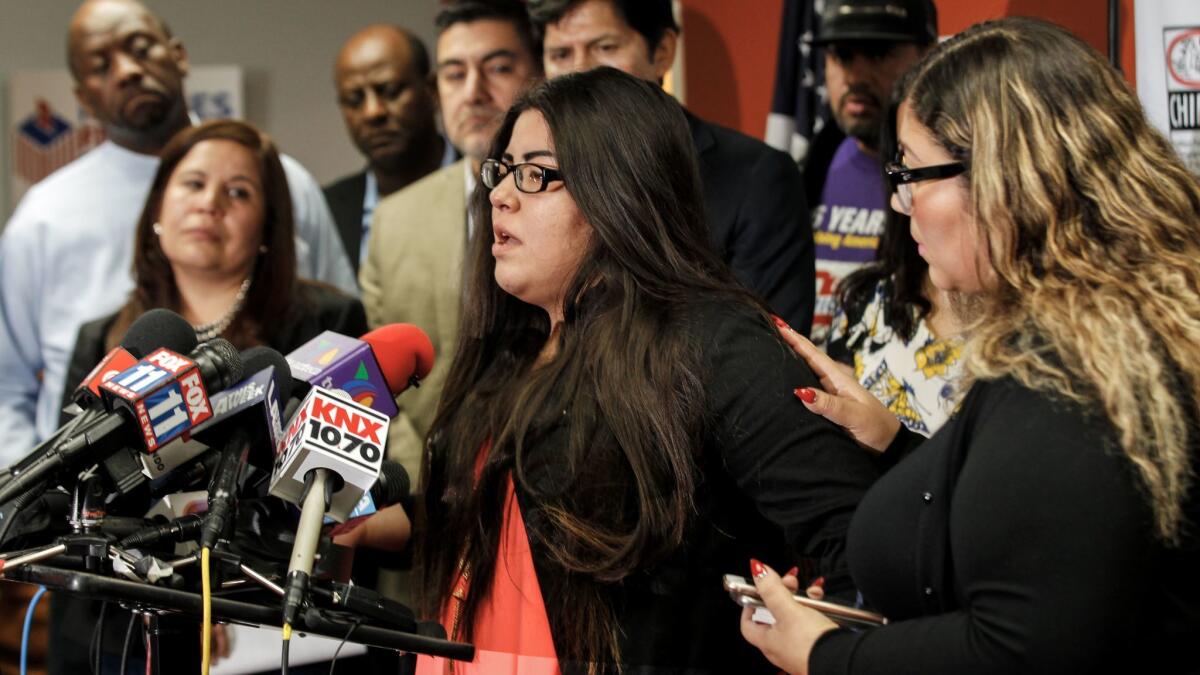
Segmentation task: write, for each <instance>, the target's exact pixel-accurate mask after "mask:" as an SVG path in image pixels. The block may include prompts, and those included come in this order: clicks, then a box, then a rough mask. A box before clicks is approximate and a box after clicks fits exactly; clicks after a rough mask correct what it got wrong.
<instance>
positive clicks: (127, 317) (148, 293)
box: [108, 120, 297, 347]
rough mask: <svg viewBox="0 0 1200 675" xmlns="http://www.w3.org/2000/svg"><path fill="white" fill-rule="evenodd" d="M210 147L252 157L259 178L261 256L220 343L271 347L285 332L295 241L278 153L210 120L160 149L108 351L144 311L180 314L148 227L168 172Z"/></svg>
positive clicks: (230, 124)
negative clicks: (216, 144) (202, 146)
mask: <svg viewBox="0 0 1200 675" xmlns="http://www.w3.org/2000/svg"><path fill="white" fill-rule="evenodd" d="M212 140H224V141H233V142H235V143H238V144H239V145H242V146H243V147H245V148H247V149H249V150H250V152H251V153H252V154H253V155H254V158H255V159H256V160H257V164H258V168H259V171H260V173H261V177H262V186H263V203H264V206H265V208H266V213H265V214H264V215H263V224H262V228H263V232H262V242H263V245H265V246H266V248H267V251H266V253H264V254H262V255H259V256H258V260H257V261H256V262H255V265H254V272H253V274H252V277H251V282H250V290H249V291H248V292H247V294H246V300H245V302H244V303H243V305H242V309H241V311H239V312H238V313H237V315H236V316H235V317H234V319H233V321H232V322H231V323H230V325H229V328H227V329H226V330H225V332H224V333H223V335H222V336H223V337H225V338H226V339H228V340H229V341H230V342H233V343H234V344H235V345H238V346H239V347H245V346H249V345H254V344H264V343H270V342H271V339H272V338H273V337H274V335H275V331H277V330H280V329H281V328H282V327H283V326H284V325H285V324H286V322H285V320H284V319H285V317H286V316H287V315H288V313H289V311H290V310H291V309H292V306H293V302H292V300H293V298H294V297H295V291H296V284H297V280H296V241H295V225H294V224H293V222H292V198H291V193H289V192H288V185H287V175H286V174H285V173H284V171H283V165H282V164H281V163H280V161H279V151H278V150H277V149H276V148H275V143H274V142H273V141H272V140H271V139H270V137H268V136H267V135H266V134H264V133H262V132H261V131H259V130H258V129H255V128H254V127H253V126H251V125H249V124H247V123H245V122H240V121H237V120H214V121H210V122H205V123H203V124H200V125H197V126H194V127H188V128H186V129H183V130H181V131H180V132H179V133H177V134H175V136H173V137H172V138H171V140H170V141H169V142H168V143H167V145H166V147H164V148H163V152H162V158H161V161H160V163H159V165H158V172H157V173H155V174H154V182H153V183H152V184H151V187H150V194H149V196H147V197H146V205H145V207H143V208H142V215H141V216H140V217H139V218H138V224H137V232H136V234H135V235H134V248H133V252H134V255H133V278H134V288H133V292H132V293H131V294H130V297H129V302H127V303H126V304H125V306H124V307H122V308H121V310H120V312H118V314H117V318H116V320H115V321H114V322H113V325H112V327H111V328H110V329H109V331H108V341H109V342H110V343H113V344H115V341H116V340H119V339H120V336H122V335H124V334H125V331H126V330H127V329H128V328H129V325H130V324H131V323H133V321H134V319H136V318H137V317H139V316H141V315H142V313H143V312H145V311H147V310H150V309H154V308H156V307H165V308H167V309H176V310H177V309H179V307H180V304H181V301H180V297H179V288H178V286H176V284H175V274H174V273H173V272H172V271H171V263H170V261H169V260H167V257H166V255H165V254H163V250H162V246H161V245H160V244H159V241H158V236H157V235H155V234H154V223H155V222H157V221H158V216H159V212H160V211H161V209H162V197H163V192H164V191H165V190H166V187H167V183H168V181H170V179H171V174H172V173H174V172H175V167H177V166H179V163H180V162H181V161H183V158H184V157H186V156H187V154H188V153H189V152H191V150H192V148H194V147H196V145H197V144H199V143H201V142H203V141H212ZM110 346H111V345H110Z"/></svg>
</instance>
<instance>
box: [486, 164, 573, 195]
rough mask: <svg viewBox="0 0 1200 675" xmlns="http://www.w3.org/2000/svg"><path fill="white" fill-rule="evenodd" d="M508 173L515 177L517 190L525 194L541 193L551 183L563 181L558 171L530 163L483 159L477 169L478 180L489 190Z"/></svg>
mask: <svg viewBox="0 0 1200 675" xmlns="http://www.w3.org/2000/svg"><path fill="white" fill-rule="evenodd" d="M510 173H511V174H513V175H514V176H515V179H516V186H517V189H518V190H520V191H521V192H524V193H526V194H534V193H536V192H541V191H543V190H545V189H546V187H547V186H549V185H550V183H551V181H556V180H562V179H563V176H562V172H561V171H559V170H558V169H555V168H552V167H549V166H542V165H541V164H533V163H531V162H523V163H521V164H509V163H508V162H505V161H504V160H502V159H485V160H483V165H482V166H480V167H479V179H480V180H482V181H483V184H484V186H485V187H487V189H489V190H491V189H494V188H495V187H496V186H497V185H499V184H500V181H502V180H504V177H505V176H507V175H508V174H510Z"/></svg>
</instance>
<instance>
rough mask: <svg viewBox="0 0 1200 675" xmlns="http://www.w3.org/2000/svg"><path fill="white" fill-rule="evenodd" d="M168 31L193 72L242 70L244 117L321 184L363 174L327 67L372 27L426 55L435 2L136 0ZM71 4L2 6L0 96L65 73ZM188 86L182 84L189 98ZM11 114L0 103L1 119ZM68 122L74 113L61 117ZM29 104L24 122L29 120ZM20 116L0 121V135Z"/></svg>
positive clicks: (35, 0)
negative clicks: (393, 33)
mask: <svg viewBox="0 0 1200 675" xmlns="http://www.w3.org/2000/svg"><path fill="white" fill-rule="evenodd" d="M143 2H144V3H145V4H146V5H148V6H149V7H150V8H151V9H152V10H153V11H154V12H155V13H156V14H158V15H159V16H161V17H162V18H163V19H165V20H166V22H167V23H168V24H169V25H170V27H171V30H172V31H173V32H174V34H175V35H177V36H178V37H179V38H180V39H181V40H182V41H183V44H184V46H185V47H186V49H187V54H188V59H189V62H190V64H191V66H192V68H193V70H195V69H196V68H198V67H200V66H208V65H211V64H236V65H237V66H238V67H239V68H240V69H241V71H242V91H243V94H244V99H243V109H244V110H243V113H244V117H245V119H246V120H248V121H250V122H252V123H254V124H256V125H258V126H260V127H262V128H263V129H264V130H266V131H267V132H268V133H270V134H271V136H272V137H273V138H275V140H276V141H277V142H278V143H279V146H280V147H281V148H282V149H283V151H284V152H286V153H288V154H289V155H291V156H293V157H295V158H296V159H297V160H299V161H300V162H301V163H302V164H304V165H305V167H307V168H308V170H309V171H311V172H312V174H313V176H315V177H316V179H317V180H318V181H320V182H321V183H326V182H329V181H331V180H333V179H334V178H337V177H339V176H342V175H345V174H347V173H350V172H353V171H358V170H360V169H361V168H362V158H361V156H360V155H359V154H358V151H357V150H355V148H354V146H353V145H352V144H351V142H350V139H349V138H348V137H347V135H346V129H345V125H344V124H343V122H342V118H341V113H340V112H339V111H338V108H337V103H336V100H335V94H334V88H333V61H334V58H335V57H336V56H337V51H338V49H339V48H340V47H341V45H342V43H343V42H345V41H346V39H347V38H349V37H350V36H351V35H353V34H354V33H355V32H356V31H357V30H359V29H360V28H362V27H364V26H367V25H369V24H372V23H396V24H399V25H402V26H405V27H407V28H409V29H410V30H412V31H413V32H414V33H416V35H417V36H418V37H420V38H421V39H422V40H423V41H424V42H425V44H426V45H428V46H429V47H430V49H431V50H432V47H433V41H434V39H435V38H436V35H437V32H436V30H435V29H434V26H433V19H434V17H435V16H436V15H437V12H438V10H439V9H440V7H441V5H440V3H439V2H438V0H345V1H344V2H328V1H327V0H254V2H245V1H243V0H206V1H205V2H190V1H186V0H143ZM78 4H79V3H78V1H77V0H56V1H55V2H45V0H4V1H3V2H0V92H3V93H4V94H5V95H7V93H8V90H9V86H8V85H9V83H10V82H11V80H12V77H13V74H14V73H16V72H18V71H46V70H60V69H65V68H66V66H67V64H66V35H67V24H68V22H69V21H70V18H71V14H72V13H73V12H74V11H75V8H76V7H77V6H78ZM193 86H194V83H193V78H192V77H189V78H188V80H187V82H186V83H185V87H186V89H187V90H188V91H189V93H190V91H191V89H192V87H193ZM10 107H11V106H10V105H9V104H8V102H7V101H5V102H3V103H0V113H6V112H7V111H8V109H9V108H10ZM66 110H67V111H68V112H69V113H70V115H69V116H68V117H67V119H74V112H75V111H74V109H73V108H67V109H66ZM29 112H30V111H29V110H28V106H26V107H25V109H23V110H22V117H24V116H27V115H29ZM17 123H18V120H17V118H15V117H13V118H9V117H7V116H4V118H3V119H0V124H3V126H4V128H5V129H10V128H11V127H12V126H13V125H15V124H17ZM0 136H2V137H0V158H2V159H0V169H2V171H3V175H2V176H0V228H3V224H4V223H5V222H6V221H7V220H8V216H9V214H11V213H12V209H13V207H14V206H15V205H16V200H15V199H13V198H12V197H11V195H9V194H8V190H9V182H10V181H9V175H10V174H9V168H10V164H11V154H12V153H11V142H10V139H9V138H8V137H7V135H5V134H0Z"/></svg>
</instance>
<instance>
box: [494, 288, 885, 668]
mask: <svg viewBox="0 0 1200 675" xmlns="http://www.w3.org/2000/svg"><path fill="white" fill-rule="evenodd" d="M679 314H680V315H681V316H680V320H681V321H684V322H685V325H687V326H689V328H690V330H691V332H692V334H693V335H694V336H695V339H696V340H697V341H698V344H699V345H700V346H701V354H702V357H701V358H702V360H701V361H700V363H701V364H702V366H703V367H704V368H705V375H706V382H705V394H706V399H707V412H708V423H707V430H706V432H705V435H704V442H703V446H702V448H700V449H699V453H698V455H697V464H698V466H699V470H700V487H699V490H698V494H697V495H696V498H695V499H696V515H695V516H694V517H693V518H692V521H691V522H690V523H689V526H690V527H689V530H688V534H687V536H686V537H685V544H684V546H683V547H682V549H681V550H679V551H677V552H676V553H675V554H674V555H672V556H671V557H670V558H669V559H668V560H666V561H664V562H662V563H660V564H658V565H656V566H654V568H653V569H645V570H641V571H639V572H637V573H636V574H634V575H633V576H631V577H629V578H626V579H625V580H624V581H622V582H621V583H617V584H609V585H605V586H601V590H602V592H603V593H604V594H605V595H606V597H607V598H608V600H609V601H610V603H611V606H612V607H613V608H614V610H615V613H616V616H617V621H618V624H619V625H618V627H619V629H620V630H621V631H622V632H621V634H620V638H619V644H620V648H621V655H622V661H623V664H624V672H625V673H722V674H725V673H734V672H737V673H758V672H762V673H775V672H777V669H775V668H773V667H771V666H770V664H769V663H767V661H766V660H765V659H764V658H763V657H762V655H761V653H759V652H758V651H757V650H755V649H753V648H752V647H750V646H749V645H748V644H747V643H746V642H745V641H744V640H742V638H741V636H740V635H739V634H738V631H737V622H738V616H739V611H740V609H739V607H738V606H737V605H736V604H735V603H734V602H733V601H732V600H731V599H730V598H729V595H728V594H727V593H726V592H725V591H723V590H722V588H721V576H722V575H723V574H729V573H734V574H740V575H746V574H748V569H749V560H750V558H751V557H756V558H758V559H760V560H763V561H764V562H767V563H768V564H771V565H775V566H778V568H779V569H781V570H783V569H787V567H788V566H790V565H791V564H793V563H794V562H796V561H797V560H798V559H801V562H803V561H808V562H810V563H811V564H810V573H812V574H825V575H828V576H830V577H836V576H838V575H839V574H841V575H842V576H843V578H844V575H845V560H844V545H845V536H846V528H847V527H848V525H849V522H850V518H851V516H852V515H853V511H854V509H855V507H856V505H857V504H858V502H859V500H860V499H861V497H862V495H863V494H864V493H865V492H866V489H867V488H868V487H869V486H870V484H871V483H872V482H873V481H874V480H875V479H876V477H877V476H878V471H877V469H876V468H875V467H874V466H873V464H872V463H871V461H870V459H869V458H868V457H867V456H866V453H863V452H862V451H861V449H860V448H858V447H857V446H856V445H854V443H853V442H851V441H850V440H849V438H848V437H847V436H846V435H845V434H844V433H843V432H842V431H841V429H839V428H837V427H836V426H834V425H833V424H831V423H830V422H828V421H826V420H824V419H823V418H820V417H818V416H816V415H814V414H812V413H810V412H808V410H807V409H805V408H804V406H803V405H802V404H801V403H800V402H799V401H798V400H796V398H795V397H794V396H793V394H792V390H793V389H794V388H796V387H800V386H810V387H811V386H817V380H816V377H815V376H814V375H813V373H812V372H811V371H810V370H809V369H808V367H807V366H806V365H804V363H803V362H801V361H800V360H799V359H797V358H796V357H795V356H794V355H793V354H792V353H791V352H790V351H789V350H788V349H787V348H786V346H785V345H784V344H783V343H782V342H781V341H780V340H779V338H778V336H777V335H776V333H775V328H774V327H773V326H771V325H770V324H769V323H767V322H766V321H765V320H764V319H762V318H761V317H759V316H757V315H755V314H753V313H752V312H751V311H750V310H748V309H743V308H734V307H731V306H729V305H728V304H726V305H717V304H715V303H710V304H705V305H703V306H700V307H694V308H691V309H689V310H686V311H681V312H679ZM632 376H633V375H632V374H631V377H632ZM664 395H666V396H669V395H671V394H670V392H664ZM568 432H569V425H568V423H567V421H566V420H565V419H564V420H563V423H562V424H561V425H559V426H557V427H554V428H551V429H549V430H548V431H547V432H546V435H544V436H541V437H540V440H538V441H535V444H534V446H533V447H532V448H531V449H530V450H529V454H528V457H527V459H526V462H525V475H526V477H527V479H528V481H529V483H530V484H531V485H532V486H533V487H534V488H535V489H536V490H538V491H539V492H543V493H550V494H563V493H568V494H571V495H572V499H576V500H582V501H587V500H595V501H596V502H598V503H606V504H610V505H612V506H611V508H620V507H619V506H618V505H619V504H621V503H622V502H621V500H620V493H619V491H620V490H621V489H622V486H620V485H612V484H608V485H597V484H595V483H594V481H592V480H589V476H588V474H587V471H586V470H585V471H583V472H581V474H580V476H579V478H578V480H572V479H571V478H570V476H571V472H570V470H569V469H567V468H565V467H564V466H563V464H564V462H562V461H561V458H562V455H563V453H562V452H561V449H562V448H563V447H565V445H566V442H567V434H568ZM603 436H604V434H601V435H600V438H598V440H597V445H598V446H602V445H604V443H603V440H604V439H603ZM598 459H599V458H598ZM592 461H593V460H592V458H589V464H590V463H591V462H592ZM599 461H603V459H599ZM517 498H518V503H519V504H520V506H521V514H522V517H523V518H524V521H525V524H526V528H527V531H528V532H529V536H530V544H531V551H532V555H533V560H534V568H535V570H536V571H537V577H538V582H539V584H540V586H541V590H542V597H543V598H545V599H546V603H547V605H548V606H550V605H552V603H554V602H555V599H556V598H559V597H562V593H561V592H560V590H559V589H560V588H561V584H562V583H563V581H564V579H565V576H566V575H565V574H564V573H563V570H562V568H560V567H558V566H557V565H556V564H555V563H554V562H553V561H552V560H551V558H550V556H549V555H548V553H547V551H546V549H545V546H544V545H541V544H540V543H539V536H538V533H539V531H544V530H542V528H543V527H544V526H545V516H544V515H543V514H542V513H540V511H539V509H538V508H537V503H538V502H537V500H535V499H533V498H532V497H531V496H530V495H529V494H528V493H526V492H525V491H524V489H523V488H522V487H521V485H520V484H519V483H518V484H517ZM606 500H607V501H606ZM624 503H625V504H628V503H630V502H629V501H625V502H624ZM548 609H549V607H548ZM548 614H549V615H550V617H551V622H552V623H551V632H552V633H553V634H554V637H555V645H556V648H557V651H558V653H559V655H560V658H561V655H563V654H564V653H565V649H564V645H563V642H562V640H561V638H562V631H561V630H558V629H557V627H556V626H554V624H553V621H554V613H553V612H548ZM562 665H563V669H564V671H565V672H568V673H569V672H574V671H575V670H579V669H580V667H579V666H578V664H571V663H567V662H566V661H565V660H564V661H563V664H562Z"/></svg>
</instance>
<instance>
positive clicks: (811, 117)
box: [764, 0, 831, 162]
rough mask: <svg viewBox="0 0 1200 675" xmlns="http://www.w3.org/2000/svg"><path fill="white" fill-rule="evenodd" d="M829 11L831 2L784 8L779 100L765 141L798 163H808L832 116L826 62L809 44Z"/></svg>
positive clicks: (788, 2)
mask: <svg viewBox="0 0 1200 675" xmlns="http://www.w3.org/2000/svg"><path fill="white" fill-rule="evenodd" d="M824 5H825V0H784V4H783V20H782V22H781V24H780V30H779V57H778V63H777V67H776V69H775V94H774V96H773V97H772V99H771V112H770V114H768V115H767V133H766V138H765V139H764V140H766V142H767V145H770V146H771V147H774V148H778V149H780V150H783V151H784V152H786V153H789V154H790V155H791V156H792V158H794V159H795V160H796V161H797V162H799V161H801V160H803V159H804V156H805V154H807V153H808V146H809V143H810V142H811V141H812V139H813V137H814V136H816V135H817V132H819V131H820V130H821V127H823V126H824V125H825V124H827V123H828V122H829V119H830V115H831V113H830V111H829V105H828V101H827V100H826V96H825V62H824V60H823V58H824V57H823V56H822V54H821V52H820V51H819V50H817V49H815V48H813V47H812V46H811V45H810V44H809V41H810V40H811V39H812V36H813V34H814V33H815V32H816V30H817V24H818V23H819V22H820V20H821V10H822V9H823V8H824Z"/></svg>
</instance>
